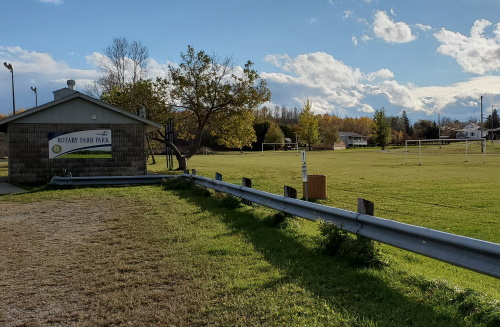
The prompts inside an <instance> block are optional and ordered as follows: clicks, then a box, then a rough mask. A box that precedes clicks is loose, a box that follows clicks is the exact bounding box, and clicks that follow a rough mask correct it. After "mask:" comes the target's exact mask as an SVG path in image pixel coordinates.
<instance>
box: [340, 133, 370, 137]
mask: <svg viewBox="0 0 500 327" xmlns="http://www.w3.org/2000/svg"><path fill="white" fill-rule="evenodd" d="M339 134H340V136H348V137H362V138H368V136H363V135H359V134H357V133H353V132H339Z"/></svg>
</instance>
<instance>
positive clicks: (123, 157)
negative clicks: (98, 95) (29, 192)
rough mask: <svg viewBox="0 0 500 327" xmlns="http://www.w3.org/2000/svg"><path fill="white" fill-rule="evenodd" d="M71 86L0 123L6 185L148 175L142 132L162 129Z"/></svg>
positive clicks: (144, 136)
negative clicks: (59, 178)
mask: <svg viewBox="0 0 500 327" xmlns="http://www.w3.org/2000/svg"><path fill="white" fill-rule="evenodd" d="M74 85H75V84H74V81H71V80H70V81H68V87H67V88H63V89H61V90H58V91H55V92H54V101H52V102H49V103H47V104H44V105H41V106H38V107H35V108H33V109H30V110H27V111H24V112H22V113H19V114H16V115H14V116H10V117H8V118H6V119H3V120H0V132H4V133H6V134H7V152H8V154H7V155H8V167H9V171H8V179H9V181H11V182H15V183H20V184H36V183H45V182H47V181H49V180H50V178H52V177H53V176H55V175H58V176H68V175H71V176H73V177H85V176H131V175H144V174H147V165H146V154H147V151H146V133H148V132H152V131H155V130H157V129H159V128H161V125H159V124H157V123H155V122H152V121H150V120H148V119H145V118H142V117H139V116H137V115H134V114H132V113H129V112H127V111H124V110H122V109H119V108H117V107H114V106H111V105H109V104H107V103H104V102H102V101H99V100H97V99H94V98H92V97H89V96H87V95H85V94H82V93H80V92H78V91H75V90H74Z"/></svg>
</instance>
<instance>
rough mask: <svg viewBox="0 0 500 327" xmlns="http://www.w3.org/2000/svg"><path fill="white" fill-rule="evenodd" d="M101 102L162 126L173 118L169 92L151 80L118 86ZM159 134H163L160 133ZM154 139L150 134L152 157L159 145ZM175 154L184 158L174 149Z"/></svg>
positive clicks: (149, 143) (149, 141) (108, 92)
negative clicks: (154, 149)
mask: <svg viewBox="0 0 500 327" xmlns="http://www.w3.org/2000/svg"><path fill="white" fill-rule="evenodd" d="M101 100H102V101H104V102H106V103H109V104H111V105H113V106H116V107H118V108H120V109H123V110H125V111H128V112H130V113H133V114H136V115H139V116H143V117H144V118H148V119H150V120H152V121H154V122H157V123H160V124H162V125H166V123H167V121H168V120H169V119H172V118H173V113H172V110H171V108H170V106H169V104H168V102H169V101H168V100H169V96H168V92H166V91H165V89H164V88H162V87H161V85H159V84H158V83H156V82H153V81H151V80H140V81H138V82H136V83H126V84H124V85H121V86H118V85H116V86H114V87H112V88H111V89H110V90H108V91H107V92H104V93H103V94H102V95H101ZM159 133H163V132H162V131H160V132H159ZM153 137H154V135H149V134H148V135H147V138H146V141H147V145H148V148H149V150H150V154H152V155H153V151H152V148H154V147H156V146H157V145H158V144H157V143H154V142H152V139H153ZM162 140H164V137H162ZM164 141H165V142H163V141H161V143H166V142H167V143H169V142H168V141H166V140H164ZM168 146H170V147H174V146H173V144H168ZM174 153H175V155H176V156H177V157H178V158H181V157H182V155H181V154H180V152H179V151H178V150H177V149H174ZM153 162H154V155H153Z"/></svg>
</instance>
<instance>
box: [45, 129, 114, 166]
mask: <svg viewBox="0 0 500 327" xmlns="http://www.w3.org/2000/svg"><path fill="white" fill-rule="evenodd" d="M111 145H112V143H111V130H107V129H105V130H102V129H94V130H87V131H79V132H72V133H49V158H50V159H55V158H111Z"/></svg>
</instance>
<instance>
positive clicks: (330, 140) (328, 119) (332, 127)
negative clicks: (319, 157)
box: [319, 114, 339, 149]
mask: <svg viewBox="0 0 500 327" xmlns="http://www.w3.org/2000/svg"><path fill="white" fill-rule="evenodd" d="M319 133H320V135H321V138H322V139H323V141H324V142H325V143H326V144H328V145H329V146H331V147H332V149H333V148H334V146H335V143H336V142H338V141H339V126H338V125H337V124H335V121H334V119H333V117H332V116H330V115H329V114H324V115H323V116H321V118H320V119H319Z"/></svg>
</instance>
